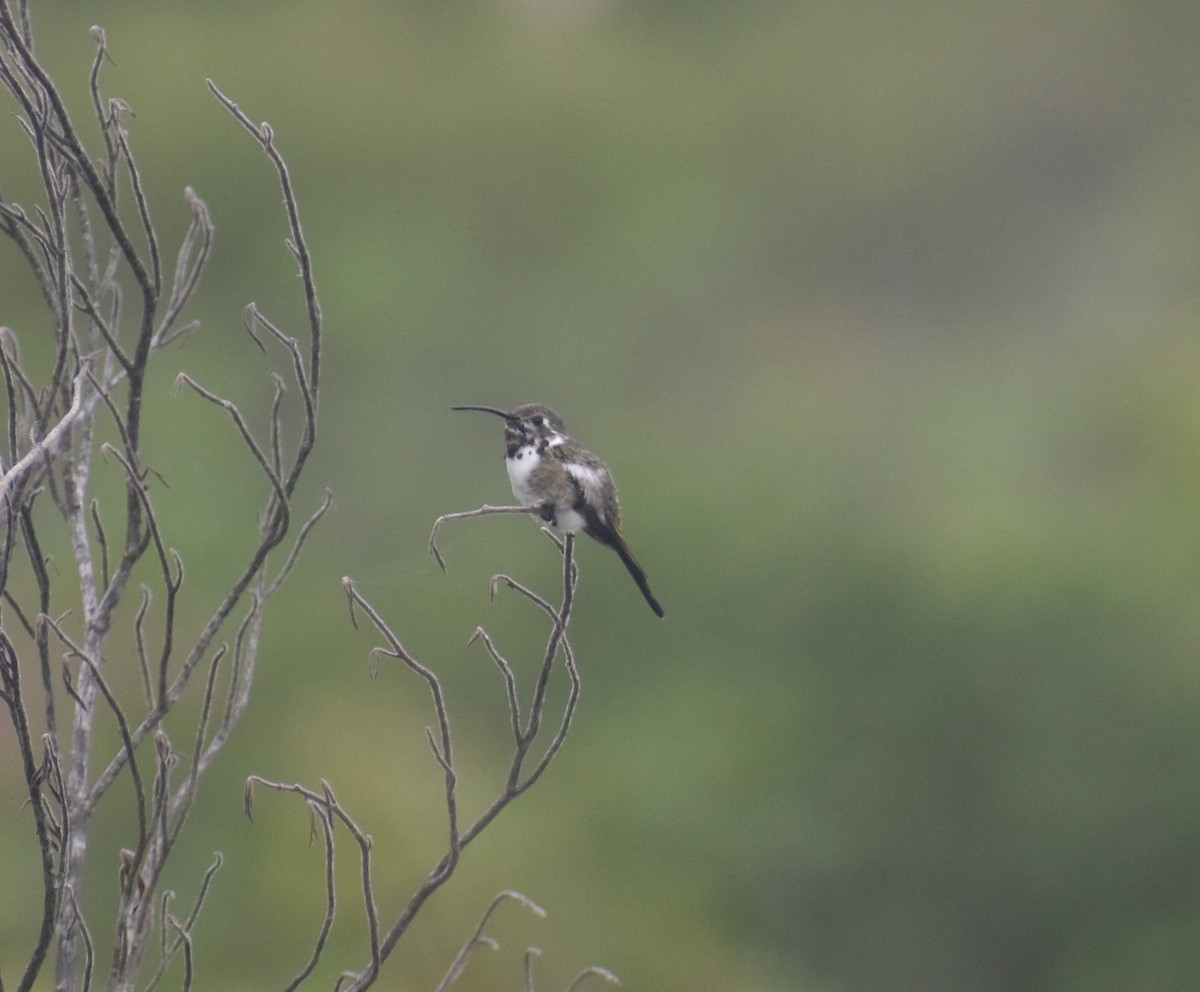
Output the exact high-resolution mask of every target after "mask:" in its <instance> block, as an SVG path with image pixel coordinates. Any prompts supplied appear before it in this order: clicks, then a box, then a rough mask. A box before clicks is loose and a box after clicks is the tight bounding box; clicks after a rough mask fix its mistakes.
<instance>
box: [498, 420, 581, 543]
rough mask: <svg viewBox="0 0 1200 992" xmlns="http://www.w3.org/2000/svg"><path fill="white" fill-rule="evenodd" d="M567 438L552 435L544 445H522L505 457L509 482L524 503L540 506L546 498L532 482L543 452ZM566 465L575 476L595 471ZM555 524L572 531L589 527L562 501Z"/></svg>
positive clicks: (576, 532) (558, 507) (525, 504)
mask: <svg viewBox="0 0 1200 992" xmlns="http://www.w3.org/2000/svg"><path fill="white" fill-rule="evenodd" d="M564 440H565V438H563V436H562V435H561V434H552V435H551V436H550V437H549V438H547V439H546V440H545V441H544V442H541V443H540V444H539V443H531V444H523V445H521V447H519V448H518V449H517V450H516V451H514V452H513V453H512V454H511V455H509V456H508V457H507V458H505V460H504V464H505V467H506V468H507V469H508V481H509V484H510V485H511V486H512V491H513V495H514V496H516V497H517V501H518V502H519V503H520V504H521V505H522V506H537V505H538V504H539V503H542V502H543V501H544V500H545V497H544V496H542V495H541V494H540V493H538V491H537V490H536V489H535V488H534V486H533V485H532V483H531V477H532V475H533V473H534V471H535V470H536V469H537V467H538V465H539V464H541V461H542V453H543V451H545V449H546V448H557V447H558V446H559V445H561V444H562V443H563V441H564ZM564 467H565V468H566V470H567V472H568V473H569V474H570V475H572V476H574V477H575V478H579V477H580V474H581V473H583V474H594V472H593V470H592V469H590V468H587V467H586V466H584V465H576V464H572V463H568V464H567V465H565V466H564ZM580 481H581V482H582V481H585V480H583V479H581V480H580ZM554 525H555V526H556V527H558V528H560V529H561V530H564V531H566V532H567V533H568V534H578V533H579V532H580V531H581V530H583V529H584V527H586V526H587V521H586V520H585V519H584V518H583V516H582V515H581V514H580V513H578V512H577V511H576V510H575V509H574V508H573V507H572V506H571V505H570V504H564V503H559V504H557V505H556V506H555V507H554Z"/></svg>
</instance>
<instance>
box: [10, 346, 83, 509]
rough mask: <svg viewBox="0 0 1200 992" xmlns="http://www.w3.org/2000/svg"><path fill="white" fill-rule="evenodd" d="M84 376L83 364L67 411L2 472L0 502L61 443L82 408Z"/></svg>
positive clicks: (76, 377) (76, 378)
mask: <svg viewBox="0 0 1200 992" xmlns="http://www.w3.org/2000/svg"><path fill="white" fill-rule="evenodd" d="M86 377H87V367H86V365H85V366H84V367H83V368H81V369H80V370H79V374H78V375H76V376H75V391H74V398H73V399H72V400H71V406H70V408H69V409H68V410H67V412H66V413H64V414H63V415H62V417H61V418H60V419H59V421H58V423H56V424H55V425H54V426H53V427H52V428H50V430H49V431H47V432H46V434H45V435H44V436H43V437H42V438H41V440H38V441H35V442H34V444H33V445H32V446H31V447H30V448H29V450H28V451H26V452H25V454H24V455H22V456H21V457H20V458H19V459H18V460H17V462H16V464H15V465H13V466H12V467H11V468H9V470H8V471H7V472H5V473H4V475H3V477H0V502H3V501H5V500H8V499H10V498H11V493H12V490H13V488H14V487H15V486H18V485H20V484H21V483H22V482H23V481H24V479H25V476H26V475H27V474H28V473H29V471H30V469H32V468H33V466H34V464H35V463H36V462H37V461H38V460H39V459H40V458H42V457H43V456H44V455H45V454H47V453H48V452H52V451H53V450H54V449H55V448H56V447H57V446H58V445H59V444H61V443H62V440H63V438H64V436H65V435H66V433H67V431H68V430H70V428H71V424H72V422H73V421H74V420H75V418H76V417H78V416H79V411H80V409H81V408H82V405H83V381H84V379H85V378H86Z"/></svg>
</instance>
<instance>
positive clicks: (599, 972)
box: [567, 965, 621, 992]
mask: <svg viewBox="0 0 1200 992" xmlns="http://www.w3.org/2000/svg"><path fill="white" fill-rule="evenodd" d="M589 978H602V979H604V981H606V982H609V983H610V984H612V985H620V984H621V980H620V979H619V978H617V976H616V975H614V974H613V973H612V972H611V971H609V970H608V969H607V968H600V967H597V966H595V965H593V966H592V967H591V968H584V970H583V971H581V972H580V973H579V974H578V975H576V976H575V980H574V981H573V982H571V984H570V985H568V986H567V992H575V989H577V988H579V986H580V985H582V984H583V983H584V981H586V980H587V979H589Z"/></svg>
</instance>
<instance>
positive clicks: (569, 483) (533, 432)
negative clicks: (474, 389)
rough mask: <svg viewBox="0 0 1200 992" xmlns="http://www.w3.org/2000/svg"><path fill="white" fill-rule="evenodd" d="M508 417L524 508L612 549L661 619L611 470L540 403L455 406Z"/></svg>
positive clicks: (513, 472) (517, 492)
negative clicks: (628, 537) (625, 532)
mask: <svg viewBox="0 0 1200 992" xmlns="http://www.w3.org/2000/svg"><path fill="white" fill-rule="evenodd" d="M451 409H452V410H480V411H482V412H483V413H494V414H495V415H496V416H498V417H503V418H504V443H505V457H504V462H505V465H506V466H507V468H508V481H509V483H510V484H511V485H512V491H513V495H514V496H515V497H516V498H517V500H518V502H520V504H521V505H522V506H530V507H534V506H536V507H538V513H539V515H540V516H541V518H542V519H543V520H544V521H546V522H547V523H548V524H551V525H552V526H555V527H558V528H560V529H562V530H564V531H566V533H568V534H577V533H579V532H580V531H583V532H584V533H585V534H587V535H588V537H591V538H594V539H595V540H597V541H599V542H600V543H601V544H603V545H604V546H605V547H609V548H612V549H613V550H614V551H615V552H616V553H617V556H618V557H619V558H620V559H621V561H622V562H623V563H624V565H625V567H626V568H627V569H629V574H630V575H632V576H633V581H634V582H636V583H637V587H638V588H639V589H640V590H641V591H642V595H643V596H645V597H646V602H647V603H649V604H650V609H652V610H653V611H654V612H655V613H656V614H657V615H658V616H660V617H661V616H662V615H663V608H662V607H661V606H659V605H658V600H657V599H655V598H654V593H652V592H651V591H650V583H649V582H648V581H647V580H646V573H645V572H644V571H643V570H642V566H641V565H639V564H638V561H637V559H636V558H634V557H633V552H632V551H630V550H629V545H627V544H626V543H625V538H624V537H622V536H621V507H620V504H619V503H618V502H617V487H616V484H615V483H614V482H613V477H612V473H611V472H609V470H608V466H607V465H605V464H604V462H602V461H601V460H600V459H599V458H597V457H596V456H595V455H593V454H592V453H591V452H590V451H588V450H587V448H585V447H583V445H581V444H580V443H579V442H578V441H576V440H575V439H574V438H573V437H571V435H570V434H568V433H567V428H566V426H565V425H564V424H563V422H562V419H561V418H560V417H559V416H558V414H556V413H555V412H554V411H553V410H551V409H550V408H549V407H545V406H542V404H540V403H526V404H525V405H524V406H519V407H517V408H516V409H515V410H511V411H509V410H498V409H497V408H496V407H493V406H455V407H451Z"/></svg>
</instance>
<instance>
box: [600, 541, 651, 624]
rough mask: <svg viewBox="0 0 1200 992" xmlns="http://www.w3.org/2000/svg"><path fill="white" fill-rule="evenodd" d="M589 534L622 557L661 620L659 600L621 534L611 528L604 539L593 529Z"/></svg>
mask: <svg viewBox="0 0 1200 992" xmlns="http://www.w3.org/2000/svg"><path fill="white" fill-rule="evenodd" d="M587 533H588V534H590V535H591V536H592V537H595V538H596V540H597V541H599V542H600V543H601V544H607V545H608V546H609V547H610V548H612V549H613V550H614V551H615V552H616V553H617V554H618V555H619V556H620V558H621V561H623V562H624V563H625V567H626V568H627V569H629V574H630V575H632V576H633V581H634V582H636V583H637V587H638V588H639V589H641V590H642V595H643V596H645V597H646V602H647V603H649V604H650V609H652V610H653V611H654V612H655V614H656V615H657V616H658V617H659V618H660V619H661V618H662V615H663V608H662V607H661V606H659V605H658V600H657V599H655V598H654V593H652V592H651V591H650V583H649V582H648V581H647V579H646V573H645V572H643V571H642V566H641V565H639V564H638V561H637V559H636V558H634V557H633V552H632V551H630V550H629V546H628V545H627V544H626V543H625V539H624V538H623V537H622V536H621V534H620V532H619V531H617V530H614V529H613V528H611V527H606V528H605V529H604V536H603V537H597V536H596V534H595V533H594V532H593V530H592V529H591V528H589V529H588V531H587Z"/></svg>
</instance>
